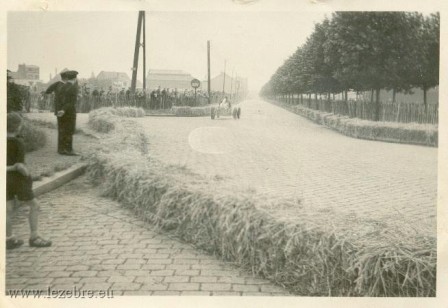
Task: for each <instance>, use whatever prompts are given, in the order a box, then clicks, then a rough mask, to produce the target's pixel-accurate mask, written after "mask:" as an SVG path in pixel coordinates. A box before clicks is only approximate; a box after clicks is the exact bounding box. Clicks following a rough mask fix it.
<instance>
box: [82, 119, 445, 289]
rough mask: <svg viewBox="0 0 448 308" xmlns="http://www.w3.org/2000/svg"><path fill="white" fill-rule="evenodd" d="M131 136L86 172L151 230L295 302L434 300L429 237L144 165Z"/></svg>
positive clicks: (127, 130) (121, 132)
mask: <svg viewBox="0 0 448 308" xmlns="http://www.w3.org/2000/svg"><path fill="white" fill-rule="evenodd" d="M105 117H108V115H105ZM335 121H336V120H335ZM138 129H139V127H138V126H136V125H132V124H131V123H128V122H124V123H122V124H121V125H120V128H119V129H118V130H117V129H116V130H115V131H114V133H113V135H114V136H115V137H110V139H108V142H107V143H106V144H105V145H104V146H108V147H110V148H112V149H114V150H109V151H105V150H102V151H97V152H96V153H95V154H94V155H92V156H91V157H90V160H89V161H90V164H89V168H88V173H89V175H90V177H91V178H92V179H93V180H95V181H96V182H97V183H101V185H102V187H103V190H104V194H105V195H106V196H109V197H111V198H114V199H116V200H118V201H119V202H121V204H122V205H123V206H125V207H128V208H130V209H132V210H133V211H135V212H136V213H137V214H138V215H139V216H140V217H141V218H142V219H144V220H146V221H149V222H151V223H153V224H154V225H155V226H156V227H157V228H159V229H161V230H169V231H170V232H172V233H173V234H175V235H177V236H178V237H179V238H181V239H182V240H184V241H186V242H189V243H192V244H194V245H195V246H196V247H197V248H199V249H203V250H205V251H207V252H209V253H211V254H214V255H216V256H219V257H221V258H223V259H225V260H230V261H233V262H235V263H236V264H239V265H240V266H242V267H245V268H247V269H249V270H251V271H252V272H253V273H254V274H257V275H260V276H263V277H265V278H268V279H270V280H271V281H273V282H275V283H277V284H279V285H282V286H285V287H287V288H288V289H290V290H291V291H292V292H294V293H296V294H298V295H307V296H435V289H436V239H435V238H433V237H424V236H421V235H420V234H421V233H420V232H419V230H418V229H407V228H404V227H403V225H401V224H396V225H394V224H392V223H389V222H378V221H373V220H372V221H369V220H364V221H360V220H354V219H352V218H350V217H343V216H342V215H339V216H337V215H334V214H333V213H329V214H327V215H325V213H323V212H316V210H315V209H313V208H309V207H306V206H304V205H302V204H301V203H300V201H299V200H290V199H282V198H280V199H277V200H274V199H272V198H271V199H269V198H265V196H263V195H261V194H259V193H257V192H256V191H254V190H247V189H242V188H237V187H228V188H229V189H227V187H226V189H223V185H226V181H223V180H222V179H220V178H205V177H203V176H200V175H198V174H195V173H193V172H191V171H188V170H187V169H185V168H182V167H177V166H167V165H164V164H162V163H160V162H158V161H156V160H154V159H152V158H150V156H149V155H148V152H147V151H145V150H144V149H145V145H146V140H145V139H144V138H143V137H141V136H140V137H138V134H137V133H136V132H138ZM131 132H132V134H131ZM110 135H112V134H110ZM129 135H133V136H135V137H133V138H132V140H131V141H130V142H129V143H128V144H124V143H123V139H124V138H126V136H129ZM115 143H116V144H115ZM138 143H142V144H140V145H139V144H138ZM132 146H134V148H132ZM229 185H230V184H229ZM228 191H232V195H229V194H228V193H226V192H228ZM285 213H288V214H289V215H285ZM350 219H351V220H350Z"/></svg>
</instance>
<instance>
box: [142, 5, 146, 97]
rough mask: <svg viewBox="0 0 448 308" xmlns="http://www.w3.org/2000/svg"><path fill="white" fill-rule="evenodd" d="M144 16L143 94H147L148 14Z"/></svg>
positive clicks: (143, 13)
mask: <svg viewBox="0 0 448 308" xmlns="http://www.w3.org/2000/svg"><path fill="white" fill-rule="evenodd" d="M142 15H143V45H142V47H143V94H145V93H146V14H145V11H143V12H142ZM145 99H146V95H145Z"/></svg>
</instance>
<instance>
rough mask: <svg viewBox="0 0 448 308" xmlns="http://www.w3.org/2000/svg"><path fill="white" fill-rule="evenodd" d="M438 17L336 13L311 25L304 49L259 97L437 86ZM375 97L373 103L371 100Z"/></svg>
mask: <svg viewBox="0 0 448 308" xmlns="http://www.w3.org/2000/svg"><path fill="white" fill-rule="evenodd" d="M439 32H440V15H439V14H438V13H436V14H431V15H426V16H425V15H423V14H421V13H417V12H336V13H333V14H332V16H331V19H328V18H326V19H325V20H324V21H323V22H321V23H318V24H316V25H315V28H314V32H313V33H312V34H311V35H310V36H309V37H308V39H307V41H306V43H305V44H304V45H303V46H300V47H298V48H297V50H296V52H295V53H294V54H293V55H292V56H291V57H289V59H287V60H286V61H285V62H284V64H283V65H282V66H280V67H279V68H278V69H277V71H276V72H275V74H274V75H273V76H272V77H271V79H270V81H269V82H268V83H267V84H266V85H265V86H264V87H263V88H262V91H261V95H263V96H273V95H292V94H301V95H303V94H308V95H309V97H310V98H311V94H312V93H314V94H316V96H317V94H327V95H328V98H330V94H335V93H342V94H343V97H344V98H345V100H347V91H358V92H361V91H371V93H372V95H371V100H372V102H373V101H375V102H376V106H377V110H378V113H379V97H380V91H381V89H386V90H393V93H394V95H393V100H395V93H397V92H405V93H407V92H409V91H410V90H411V89H412V88H416V87H417V88H421V89H423V93H424V94H423V96H424V97H423V101H424V104H425V108H426V106H427V100H426V93H427V90H428V89H430V88H432V87H434V86H436V85H438V83H439V37H440V35H439ZM374 94H376V95H375V99H374ZM378 118H379V115H378V116H377V120H378Z"/></svg>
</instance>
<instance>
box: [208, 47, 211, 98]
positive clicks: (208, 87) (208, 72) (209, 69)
mask: <svg viewBox="0 0 448 308" xmlns="http://www.w3.org/2000/svg"><path fill="white" fill-rule="evenodd" d="M207 70H208V82H207V91H208V103H209V104H210V103H211V101H210V100H211V97H210V41H207Z"/></svg>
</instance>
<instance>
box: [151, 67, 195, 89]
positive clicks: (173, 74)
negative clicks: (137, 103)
mask: <svg viewBox="0 0 448 308" xmlns="http://www.w3.org/2000/svg"><path fill="white" fill-rule="evenodd" d="M192 79H194V78H193V76H191V74H189V73H187V72H184V71H181V70H149V71H148V75H147V78H146V88H147V89H149V90H154V89H158V88H159V87H160V88H161V89H165V88H166V89H178V90H183V89H192V88H191V80H192Z"/></svg>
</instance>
